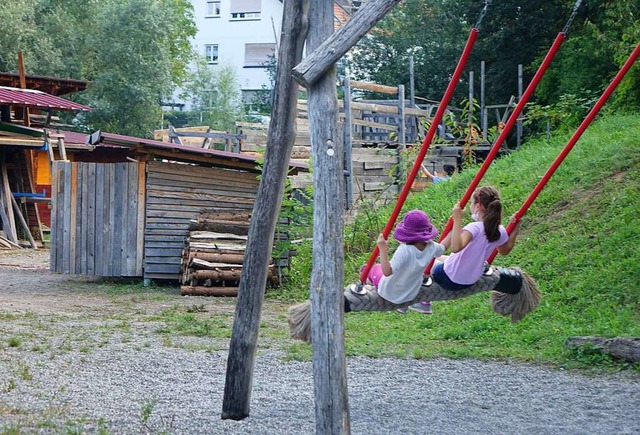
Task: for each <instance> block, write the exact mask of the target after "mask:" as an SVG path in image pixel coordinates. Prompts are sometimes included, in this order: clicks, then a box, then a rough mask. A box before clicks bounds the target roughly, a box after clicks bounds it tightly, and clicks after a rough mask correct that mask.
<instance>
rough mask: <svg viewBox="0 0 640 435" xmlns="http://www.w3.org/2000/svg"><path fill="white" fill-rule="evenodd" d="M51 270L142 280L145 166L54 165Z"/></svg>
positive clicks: (56, 162)
mask: <svg viewBox="0 0 640 435" xmlns="http://www.w3.org/2000/svg"><path fill="white" fill-rule="evenodd" d="M52 175H53V180H52V181H53V195H52V209H51V251H50V260H51V261H50V264H51V266H50V268H51V270H52V271H53V272H60V273H70V274H78V275H95V276H105V277H127V276H142V243H143V236H144V233H143V230H144V227H143V226H142V225H141V223H142V221H141V220H140V218H139V217H140V215H142V216H144V189H145V184H144V163H129V162H126V163H88V162H63V161H55V162H53V174H52Z"/></svg>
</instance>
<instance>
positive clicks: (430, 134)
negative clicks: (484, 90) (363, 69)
mask: <svg viewBox="0 0 640 435" xmlns="http://www.w3.org/2000/svg"><path fill="white" fill-rule="evenodd" d="M485 9H486V5H485ZM476 27H478V26H477V25H476ZM476 27H474V28H472V29H471V31H470V32H469V37H468V39H467V43H466V45H465V47H464V50H463V52H462V55H461V56H460V60H459V61H458V65H457V66H456V69H455V71H454V73H453V76H452V77H451V80H450V81H449V84H448V85H447V89H446V91H445V93H444V95H443V97H442V101H440V105H439V106H438V110H437V111H436V114H435V116H434V117H433V120H432V121H431V126H430V127H429V130H428V131H427V135H426V136H425V138H424V141H423V142H422V147H421V148H420V152H419V153H418V157H417V158H416V161H415V163H414V164H413V168H412V169H411V172H410V173H409V176H408V177H407V181H406V182H405V184H404V186H403V187H402V190H401V192H400V195H399V197H398V201H397V202H396V206H395V207H394V209H393V212H392V213H391V216H390V217H389V221H388V222H387V225H385V227H384V229H383V230H382V235H383V236H384V237H385V239H386V238H388V237H389V234H390V233H391V229H392V228H393V225H394V224H395V223H396V220H397V219H398V215H399V214H400V210H402V206H403V205H404V202H405V201H406V199H407V196H408V195H409V191H410V190H411V185H412V184H413V182H414V180H415V178H416V176H417V175H418V172H419V171H420V165H421V164H422V161H423V160H424V157H425V156H426V155H427V151H428V150H429V145H430V144H431V141H433V138H434V136H435V134H436V131H437V130H438V125H439V124H440V121H441V120H442V117H443V116H444V112H445V111H446V110H447V106H448V104H449V101H451V97H452V96H453V92H454V91H455V89H456V85H457V84H458V81H459V80H460V76H461V75H462V72H463V71H464V67H465V65H466V63H467V60H468V59H469V56H470V55H471V50H472V49H473V44H474V43H475V41H476V38H477V36H478V29H477V28H476ZM379 253H380V249H379V248H378V246H377V245H376V247H375V248H374V249H373V252H372V253H371V255H370V256H369V260H368V261H367V265H366V266H365V267H364V268H363V270H362V272H361V273H360V283H361V284H363V283H364V282H365V280H366V279H367V276H368V275H369V271H370V270H371V267H372V266H373V263H374V262H375V261H376V259H377V258H378V254H379Z"/></svg>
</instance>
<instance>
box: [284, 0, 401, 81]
mask: <svg viewBox="0 0 640 435" xmlns="http://www.w3.org/2000/svg"><path fill="white" fill-rule="evenodd" d="M399 2H400V0H369V1H368V2H366V3H365V4H364V6H362V7H361V8H360V10H358V13H356V14H354V15H353V17H351V19H350V20H349V21H347V24H345V25H344V26H343V27H341V28H340V30H338V31H337V32H336V33H334V34H332V35H331V36H330V37H329V38H328V39H326V40H325V41H324V42H323V43H322V44H321V45H320V46H318V47H317V48H315V49H314V50H309V51H311V55H310V56H307V58H306V59H305V60H303V61H302V62H300V63H299V64H298V65H297V66H296V67H295V68H294V69H293V77H294V78H295V79H296V80H297V81H298V82H299V83H300V84H301V85H303V86H305V87H306V88H308V87H309V86H310V85H311V84H313V83H314V82H315V81H316V80H318V79H319V78H320V77H322V76H323V75H324V73H325V72H326V71H327V70H329V68H332V67H333V65H334V64H335V63H336V62H337V61H338V60H339V59H340V58H341V57H342V56H344V55H345V53H346V52H347V51H349V49H350V48H351V47H353V46H354V45H356V44H357V43H358V41H359V40H360V38H362V37H363V36H364V35H365V34H366V33H367V32H368V31H369V30H371V29H372V28H373V26H375V25H376V23H377V22H378V21H380V20H381V19H382V18H383V17H384V16H385V15H386V14H387V12H389V11H390V10H391V8H392V7H393V6H394V5H395V4H396V3H399Z"/></svg>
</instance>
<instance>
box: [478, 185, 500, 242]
mask: <svg viewBox="0 0 640 435" xmlns="http://www.w3.org/2000/svg"><path fill="white" fill-rule="evenodd" d="M475 200H476V201H477V202H479V203H480V204H482V206H483V207H484V210H485V211H484V215H483V218H482V222H483V224H484V232H485V234H486V235H487V240H489V241H490V242H495V241H496V240H498V239H499V238H500V229H499V228H500V222H501V220H502V202H501V201H500V194H499V193H498V191H497V190H496V189H494V188H493V187H490V186H485V187H481V188H480V189H478V191H477V192H476V195H475Z"/></svg>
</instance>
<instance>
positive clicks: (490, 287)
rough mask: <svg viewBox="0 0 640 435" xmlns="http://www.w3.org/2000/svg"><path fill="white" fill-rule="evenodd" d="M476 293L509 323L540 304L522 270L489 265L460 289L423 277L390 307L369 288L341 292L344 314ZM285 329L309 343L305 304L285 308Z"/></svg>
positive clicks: (535, 288)
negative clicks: (412, 293)
mask: <svg viewBox="0 0 640 435" xmlns="http://www.w3.org/2000/svg"><path fill="white" fill-rule="evenodd" d="M480 292H491V305H492V308H493V311H494V312H495V313H497V314H500V315H502V316H510V317H511V322H512V323H517V322H519V321H520V320H522V319H523V318H524V316H526V315H527V314H528V313H530V312H531V311H533V310H534V309H535V308H536V307H537V306H538V305H539V304H540V298H541V293H540V291H539V290H538V286H537V284H536V282H535V281H534V280H533V278H532V277H531V276H529V275H528V274H527V273H526V272H524V271H523V270H521V269H519V268H517V267H512V268H502V267H494V266H491V267H490V268H489V269H488V270H487V272H486V273H485V274H484V275H483V276H482V277H481V278H480V279H479V280H478V281H477V282H476V283H475V284H473V285H472V286H471V287H468V288H465V289H463V290H446V289H444V288H442V287H440V286H439V285H438V283H436V282H435V281H434V280H433V279H432V278H431V276H430V275H426V276H425V280H424V282H423V284H422V286H421V287H420V291H419V292H418V294H417V296H416V297H415V298H414V299H413V300H411V301H407V302H403V303H401V304H394V303H393V302H389V301H388V300H386V299H384V298H383V297H382V296H380V295H379V294H378V291H377V289H376V287H374V286H372V285H364V286H358V285H357V284H351V285H349V286H347V287H346V288H345V289H344V292H343V295H344V312H345V313H349V312H352V311H392V310H397V309H399V308H400V309H401V308H406V307H409V306H410V305H413V304H415V303H418V302H423V301H447V300H454V299H461V298H465V297H467V296H471V295H474V294H476V293H480ZM289 327H290V331H291V336H292V337H293V338H297V339H300V340H303V341H307V342H310V341H311V305H310V303H309V301H307V302H304V303H302V304H299V305H296V306H294V307H291V308H290V309H289Z"/></svg>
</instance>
